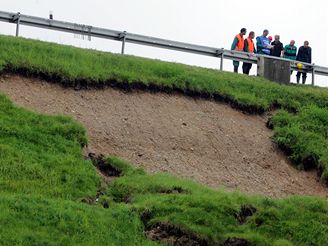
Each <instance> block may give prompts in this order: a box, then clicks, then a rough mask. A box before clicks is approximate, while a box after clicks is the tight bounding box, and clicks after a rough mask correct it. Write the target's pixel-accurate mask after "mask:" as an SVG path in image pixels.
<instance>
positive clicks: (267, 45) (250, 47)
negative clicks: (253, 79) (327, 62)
mask: <svg viewBox="0 0 328 246" xmlns="http://www.w3.org/2000/svg"><path fill="white" fill-rule="evenodd" d="M246 33H247V30H246V28H242V29H241V30H240V33H239V34H237V35H236V37H235V38H234V41H233V43H232V46H231V50H236V51H241V52H247V53H251V54H262V55H268V56H275V57H283V58H286V59H289V60H293V61H300V62H306V63H312V50H311V47H310V46H309V42H308V41H305V42H304V45H303V46H301V47H300V48H299V49H298V51H297V47H296V46H295V41H294V40H292V41H290V43H289V45H286V46H284V45H283V44H282V43H281V42H280V36H279V35H275V37H274V40H273V38H272V37H271V36H268V35H269V31H268V30H264V31H263V34H262V35H261V36H259V37H257V38H256V47H255V44H254V41H253V40H254V38H255V32H253V31H252V32H250V33H249V34H248V37H247V38H246V39H244V36H245V35H246ZM233 66H234V72H235V73H238V68H239V61H234V62H233ZM242 68H243V73H244V74H249V72H250V70H251V68H252V64H251V63H247V62H244V63H243V66H242ZM291 73H292V72H291ZM301 75H302V83H303V84H305V82H306V77H307V73H305V72H297V74H296V79H297V83H299V82H300V80H301Z"/></svg>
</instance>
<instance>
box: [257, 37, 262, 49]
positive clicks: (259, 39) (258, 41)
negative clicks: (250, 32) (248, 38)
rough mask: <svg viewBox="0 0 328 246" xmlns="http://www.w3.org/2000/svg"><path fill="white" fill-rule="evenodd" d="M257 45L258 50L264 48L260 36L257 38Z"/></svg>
mask: <svg viewBox="0 0 328 246" xmlns="http://www.w3.org/2000/svg"><path fill="white" fill-rule="evenodd" d="M256 47H257V50H260V49H263V48H264V47H263V46H262V42H261V38H260V37H257V38H256Z"/></svg>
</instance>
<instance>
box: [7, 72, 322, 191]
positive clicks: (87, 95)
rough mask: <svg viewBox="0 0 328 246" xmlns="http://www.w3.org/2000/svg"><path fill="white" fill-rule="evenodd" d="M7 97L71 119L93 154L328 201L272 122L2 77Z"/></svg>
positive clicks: (211, 105) (214, 183) (205, 105)
mask: <svg viewBox="0 0 328 246" xmlns="http://www.w3.org/2000/svg"><path fill="white" fill-rule="evenodd" d="M0 91H1V92H3V93H5V94H7V95H8V96H9V97H10V98H11V99H12V100H13V101H14V102H15V103H16V104H18V105H21V106H24V107H27V108H30V109H32V110H35V111H38V112H41V113H46V114H65V115H71V116H72V117H74V118H75V119H76V120H78V121H80V122H81V123H82V124H83V125H84V126H85V127H86V128H87V130H88V134H89V139H90V144H89V151H90V152H94V153H98V154H99V153H102V154H105V155H106V154H111V155H117V156H119V157H121V158H124V159H126V160H128V161H130V162H131V163H134V164H135V165H136V166H140V167H143V168H145V170H146V171H148V172H149V173H155V172H169V173H171V174H174V175H176V176H179V177H183V178H188V179H192V180H195V181H197V182H200V183H202V184H205V185H208V186H210V187H214V188H218V187H224V188H225V189H226V190H240V191H241V192H245V193H247V194H260V195H267V196H271V197H286V196H289V195H295V194H299V195H318V196H321V197H328V188H327V187H325V186H324V185H322V184H320V183H319V182H318V178H317V176H316V173H315V172H304V171H298V170H296V169H295V168H294V167H293V166H292V165H291V164H290V163H289V162H288V160H287V159H286V157H285V156H284V155H283V154H282V153H281V152H280V151H279V150H278V149H277V147H276V146H274V144H273V143H272V140H271V136H272V131H271V130H269V129H267V128H266V126H265V124H266V118H265V117H261V116H250V115H245V114H243V113H241V112H239V111H236V110H233V109H232V108H231V107H229V106H228V105H225V104H222V103H217V102H212V101H209V100H200V99H199V100H198V99H193V98H190V97H184V96H181V95H168V94H163V93H156V94H152V93H149V92H133V93H126V92H122V91H119V90H114V89H110V88H109V89H104V90H80V91H75V90H73V89H69V88H63V87H61V86H59V85H56V84H51V83H47V82H44V81H40V80H37V79H27V78H22V77H19V76H4V77H2V78H1V79H0Z"/></svg>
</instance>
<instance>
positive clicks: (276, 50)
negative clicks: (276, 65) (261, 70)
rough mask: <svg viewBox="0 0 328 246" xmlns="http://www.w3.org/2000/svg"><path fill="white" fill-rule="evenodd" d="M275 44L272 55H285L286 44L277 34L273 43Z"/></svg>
mask: <svg viewBox="0 0 328 246" xmlns="http://www.w3.org/2000/svg"><path fill="white" fill-rule="evenodd" d="M271 45H272V46H273V47H272V49H271V55H272V56H275V57H281V56H283V52H284V45H283V44H282V43H281V42H280V36H279V35H275V36H274V41H273V42H272V43H271Z"/></svg>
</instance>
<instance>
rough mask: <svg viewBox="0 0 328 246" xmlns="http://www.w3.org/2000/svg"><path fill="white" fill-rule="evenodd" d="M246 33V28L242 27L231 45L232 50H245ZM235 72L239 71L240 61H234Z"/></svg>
mask: <svg viewBox="0 0 328 246" xmlns="http://www.w3.org/2000/svg"><path fill="white" fill-rule="evenodd" d="M245 35H246V28H242V29H241V30H240V33H239V34H237V35H236V37H235V38H234V40H233V43H232V45H231V50H235V51H241V52H242V51H244V46H245V43H244V36H245ZM233 67H234V70H233V71H234V72H235V73H238V68H239V61H233Z"/></svg>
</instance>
